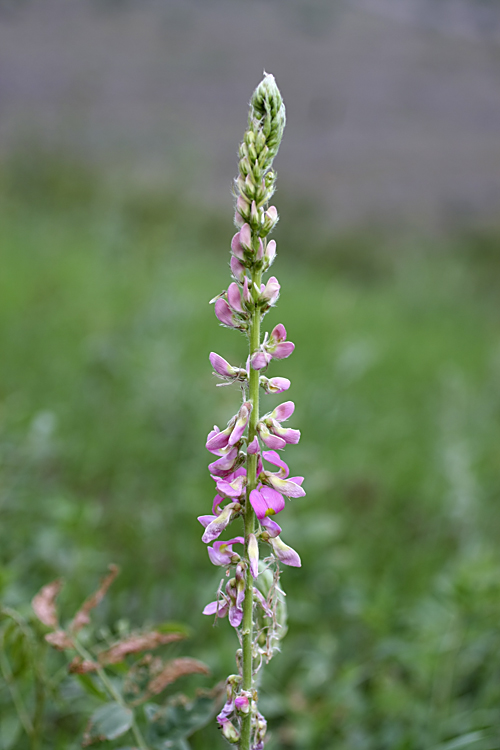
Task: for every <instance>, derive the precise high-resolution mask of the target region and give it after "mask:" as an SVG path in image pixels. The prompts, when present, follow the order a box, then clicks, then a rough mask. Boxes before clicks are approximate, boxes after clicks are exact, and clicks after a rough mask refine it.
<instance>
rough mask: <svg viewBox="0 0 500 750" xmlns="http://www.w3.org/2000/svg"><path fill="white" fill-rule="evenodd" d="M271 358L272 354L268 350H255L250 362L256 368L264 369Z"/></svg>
mask: <svg viewBox="0 0 500 750" xmlns="http://www.w3.org/2000/svg"><path fill="white" fill-rule="evenodd" d="M271 359H272V354H268V352H255V354H252V356H251V358H250V363H251V365H252V368H253V369H254V370H263V369H264V367H267V365H268V364H269V362H270V361H271Z"/></svg>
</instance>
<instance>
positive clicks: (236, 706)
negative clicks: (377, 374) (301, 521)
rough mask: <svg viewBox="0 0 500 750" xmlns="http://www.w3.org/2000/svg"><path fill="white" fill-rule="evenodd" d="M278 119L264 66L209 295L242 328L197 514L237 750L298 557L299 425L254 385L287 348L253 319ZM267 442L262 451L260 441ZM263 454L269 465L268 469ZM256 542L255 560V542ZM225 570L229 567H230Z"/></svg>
mask: <svg viewBox="0 0 500 750" xmlns="http://www.w3.org/2000/svg"><path fill="white" fill-rule="evenodd" d="M284 127H285V106H284V104H283V100H282V97H281V94H280V92H279V89H278V87H277V85H276V82H275V80H274V77H273V76H272V75H267V74H266V75H265V77H264V79H263V80H262V81H261V83H260V84H259V86H258V87H257V88H256V90H255V91H254V93H253V96H252V99H251V102H250V112H249V119H248V128H247V130H246V132H245V135H244V138H243V142H242V144H241V145H240V150H239V175H238V177H237V178H236V181H235V190H236V194H237V199H236V212H235V224H236V226H237V227H238V232H237V233H236V234H235V235H234V237H233V239H232V242H231V263H230V266H231V273H232V277H233V281H232V283H231V284H230V285H229V287H228V289H227V291H224V292H223V293H222V294H220V295H218V296H217V297H216V298H215V299H213V300H212V302H213V303H215V314H216V316H217V318H218V320H219V321H220V322H221V324H222V325H223V326H226V327H227V328H233V329H236V330H239V331H242V332H243V333H244V334H245V336H246V337H247V339H248V342H249V351H248V358H247V361H246V366H245V367H235V366H233V365H231V364H229V362H227V361H226V360H225V359H224V358H223V357H221V356H220V355H219V354H215V353H213V352H212V353H211V354H210V362H211V364H212V367H213V369H214V372H215V374H216V375H217V376H218V377H219V378H220V379H221V380H222V381H223V382H222V383H219V385H230V384H231V383H237V384H238V385H239V386H240V389H241V392H242V404H241V406H240V408H239V410H238V412H237V413H236V414H235V415H234V416H233V417H232V418H231V419H230V420H229V422H228V424H227V427H226V428H224V429H222V430H221V429H219V427H217V426H215V427H214V428H213V430H212V431H211V432H210V433H209V435H208V438H207V443H206V447H207V449H208V450H209V451H210V452H211V453H212V454H214V455H215V456H217V458H216V459H215V460H214V461H213V462H212V463H210V464H209V467H208V468H209V471H210V474H211V476H212V479H213V480H214V482H215V486H216V495H215V498H214V501H213V505H212V513H211V514H209V515H203V516H200V517H199V519H198V520H199V521H200V523H201V524H202V525H203V526H204V527H205V531H204V533H203V536H202V540H203V541H204V542H205V543H206V544H208V545H211V546H209V547H208V555H209V557H210V560H211V562H212V563H213V564H214V565H219V566H221V567H223V568H226V575H227V578H228V580H227V582H225V579H224V578H223V579H222V581H221V585H220V587H219V591H218V593H217V598H216V600H215V601H213V602H211V603H210V604H208V605H207V606H206V607H205V609H204V610H203V613H204V614H206V615H213V616H215V618H221V617H225V616H228V618H229V622H230V624H231V625H232V627H234V628H235V630H236V632H237V635H238V639H239V642H240V648H239V649H238V651H237V654H236V662H237V666H238V673H237V674H234V675H230V676H229V677H228V678H227V681H226V689H227V700H226V703H225V705H224V707H223V709H222V711H221V712H220V714H219V716H218V717H217V720H218V722H219V725H220V727H221V729H222V734H223V736H224V737H225V738H226V739H227V740H228V741H229V742H230V743H233V744H236V745H238V747H239V750H262V748H263V747H264V737H265V733H266V721H265V719H264V717H263V716H262V714H261V713H260V712H259V710H258V706H257V702H258V693H257V675H258V673H259V670H260V668H261V666H262V664H263V661H264V660H266V661H269V659H271V658H272V656H273V654H274V653H275V651H276V650H277V648H278V644H279V640H280V638H281V637H282V636H283V635H284V630H285V623H284V616H283V612H284V602H283V596H284V594H283V591H282V590H281V588H280V566H279V564H280V563H284V564H285V565H291V566H295V567H299V566H300V564H301V563H300V557H299V555H298V554H297V552H295V550H293V549H292V548H291V547H289V546H288V545H287V544H285V542H284V541H283V540H282V538H281V527H280V526H279V525H278V524H277V523H276V521H275V520H274V516H276V515H277V514H278V513H280V512H281V511H282V510H283V509H284V508H285V504H286V501H285V497H288V498H295V497H302V496H303V495H305V492H304V490H303V489H302V482H303V477H290V476H289V469H288V466H287V465H286V463H285V462H284V461H283V459H282V458H281V457H280V455H279V453H278V452H277V451H280V450H282V449H283V448H285V447H286V445H287V444H288V443H298V441H299V438H300V432H299V431H298V430H294V429H292V428H290V427H285V426H283V422H285V421H286V420H287V419H288V418H289V417H290V416H291V415H292V414H293V411H294V408H295V406H294V404H293V402H292V401H285V402H284V403H282V404H280V405H279V406H277V407H276V408H275V409H273V410H272V411H270V412H268V413H266V414H264V415H263V416H261V415H260V412H259V393H260V389H261V388H262V389H263V390H264V392H265V393H266V394H279V393H283V392H284V391H286V390H288V388H289V387H290V381H289V380H288V379H287V378H282V377H271V378H269V377H267V375H265V374H264V373H265V372H266V370H267V368H268V366H269V365H270V363H271V362H272V360H273V359H284V358H285V357H288V356H289V355H290V354H291V353H292V352H293V350H294V344H293V343H292V342H290V341H288V340H287V333H286V329H285V326H284V325H282V324H281V323H280V324H279V325H277V326H275V327H274V328H273V330H272V331H271V333H270V334H269V333H266V334H265V335H264V337H263V338H262V336H261V321H262V319H263V318H264V316H265V315H266V313H267V312H268V311H269V310H270V309H271V308H272V307H274V306H275V304H276V302H277V300H278V297H279V293H280V284H279V282H278V280H277V278H276V277H275V276H271V277H269V278H268V279H267V282H266V283H263V282H262V277H263V274H265V273H266V272H267V271H268V270H269V269H270V267H271V265H272V264H273V261H274V259H275V257H276V242H275V241H274V240H268V235H269V233H270V232H271V230H272V229H273V227H274V226H275V224H276V222H277V221H278V212H277V210H276V208H275V207H274V206H269V205H268V204H269V201H270V199H271V197H272V196H273V194H274V189H275V182H276V175H275V173H274V171H273V170H272V163H273V160H274V157H275V156H276V154H277V152H278V148H279V145H280V142H281V138H282V135H283V130H284ZM265 449H268V450H265ZM266 463H267V464H271V465H272V466H274V467H276V468H277V471H271V470H269V469H268V468H266ZM238 518H242V519H243V527H244V535H243V536H234V537H233V538H232V539H229V540H227V541H220V540H219V537H220V535H221V534H222V532H223V531H225V529H226V528H227V527H228V526H229V525H230V524H231V523H232V522H233V521H235V520H236V519H238ZM260 545H263V549H265V555H264V556H263V559H262V560H261V561H259V557H260V554H261V547H260ZM231 571H233V575H231Z"/></svg>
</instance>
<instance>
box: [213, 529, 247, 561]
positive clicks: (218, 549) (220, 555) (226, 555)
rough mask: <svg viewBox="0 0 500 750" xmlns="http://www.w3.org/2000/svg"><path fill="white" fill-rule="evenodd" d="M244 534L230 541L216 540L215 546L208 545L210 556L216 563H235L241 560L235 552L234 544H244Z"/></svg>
mask: <svg viewBox="0 0 500 750" xmlns="http://www.w3.org/2000/svg"><path fill="white" fill-rule="evenodd" d="M244 542H245V540H244V538H243V537H242V536H236V537H235V538H234V539H230V540H229V541H228V542H214V546H213V547H208V548H207V549H208V556H209V557H210V560H211V562H212V563H213V564H214V565H234V564H235V563H238V562H239V561H240V559H241V558H240V556H239V555H238V554H237V553H236V552H233V544H236V543H238V544H244Z"/></svg>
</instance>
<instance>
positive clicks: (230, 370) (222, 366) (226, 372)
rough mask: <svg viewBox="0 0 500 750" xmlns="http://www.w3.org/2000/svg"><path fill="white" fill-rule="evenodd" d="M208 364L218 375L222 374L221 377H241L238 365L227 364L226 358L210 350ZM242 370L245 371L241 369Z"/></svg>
mask: <svg viewBox="0 0 500 750" xmlns="http://www.w3.org/2000/svg"><path fill="white" fill-rule="evenodd" d="M209 359H210V364H211V365H212V367H213V368H214V370H215V372H216V373H218V374H219V375H222V377H223V378H237V377H241V374H240V373H241V369H240V368H239V367H233V366H232V365H230V364H229V362H228V361H227V360H225V359H224V357H221V356H220V354H216V353H215V352H210V357H209ZM243 372H245V371H244V370H243Z"/></svg>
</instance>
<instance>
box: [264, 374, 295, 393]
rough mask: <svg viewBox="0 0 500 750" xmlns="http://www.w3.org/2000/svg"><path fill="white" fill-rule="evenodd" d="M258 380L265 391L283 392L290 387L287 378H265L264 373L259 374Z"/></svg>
mask: <svg viewBox="0 0 500 750" xmlns="http://www.w3.org/2000/svg"><path fill="white" fill-rule="evenodd" d="M259 382H260V384H261V386H262V387H263V388H264V390H265V392H266V393H275V394H278V393H283V391H287V390H288V389H289V388H290V381H289V380H288V378H266V376H265V375H261V376H260V378H259Z"/></svg>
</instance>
